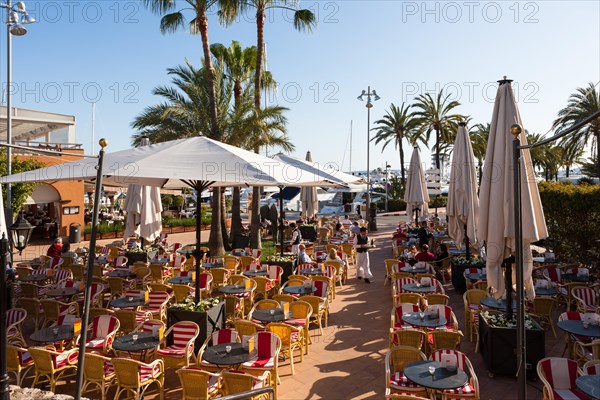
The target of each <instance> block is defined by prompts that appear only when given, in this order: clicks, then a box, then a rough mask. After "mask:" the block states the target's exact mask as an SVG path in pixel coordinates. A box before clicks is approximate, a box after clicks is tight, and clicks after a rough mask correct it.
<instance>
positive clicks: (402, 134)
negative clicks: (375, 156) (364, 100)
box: [371, 103, 425, 188]
mask: <svg viewBox="0 0 600 400" xmlns="http://www.w3.org/2000/svg"><path fill="white" fill-rule="evenodd" d="M409 109H410V106H407V105H405V104H404V103H402V105H401V106H400V108H398V106H396V105H395V104H394V103H392V104H391V105H390V110H389V111H386V114H385V115H384V116H383V118H382V119H380V120H377V121H375V125H377V126H375V128H373V130H375V131H376V132H375V136H373V138H372V139H371V140H374V141H375V144H376V145H377V144H379V143H380V142H383V147H382V149H381V150H382V151H383V150H385V148H386V146H387V145H388V144H390V143H392V142H393V143H394V146H395V147H396V148H397V149H398V152H399V153H400V175H401V178H400V184H401V186H402V188H404V187H405V185H406V168H405V165H404V148H403V147H402V144H403V143H402V141H403V140H407V141H408V140H409V138H411V139H414V142H416V140H418V139H420V140H421V141H422V142H423V143H424V144H425V140H424V138H423V136H419V137H418V138H414V137H413V136H414V134H415V132H416V131H417V130H416V128H417V123H416V122H417V121H416V119H415V118H414V113H412V112H409ZM414 142H413V143H410V144H412V145H413V146H414V144H415V143H414Z"/></svg>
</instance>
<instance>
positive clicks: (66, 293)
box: [46, 287, 81, 303]
mask: <svg viewBox="0 0 600 400" xmlns="http://www.w3.org/2000/svg"><path fill="white" fill-rule="evenodd" d="M78 293H81V290H80V289H79V288H75V287H64V288H55V289H50V290H47V291H46V296H48V297H64V298H65V302H66V303H69V302H70V301H71V300H72V298H73V296H76V295H77V294H78Z"/></svg>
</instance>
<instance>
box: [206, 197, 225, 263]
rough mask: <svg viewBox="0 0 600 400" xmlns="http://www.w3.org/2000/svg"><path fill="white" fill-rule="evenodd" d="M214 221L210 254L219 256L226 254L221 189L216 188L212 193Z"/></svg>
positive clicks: (211, 227)
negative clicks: (222, 224)
mask: <svg viewBox="0 0 600 400" xmlns="http://www.w3.org/2000/svg"><path fill="white" fill-rule="evenodd" d="M211 209H212V221H211V223H210V236H209V239H208V248H209V249H210V255H211V256H213V257H219V256H222V255H223V254H225V247H224V246H223V233H222V232H221V191H220V190H218V189H217V188H215V189H214V190H213V194H212V207H211Z"/></svg>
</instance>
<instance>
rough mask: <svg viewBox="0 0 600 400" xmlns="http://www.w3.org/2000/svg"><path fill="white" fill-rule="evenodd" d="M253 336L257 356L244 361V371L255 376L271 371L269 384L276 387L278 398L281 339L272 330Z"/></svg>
mask: <svg viewBox="0 0 600 400" xmlns="http://www.w3.org/2000/svg"><path fill="white" fill-rule="evenodd" d="M253 337H254V343H255V350H256V357H255V358H253V359H251V360H250V361H247V362H245V363H243V364H242V371H244V372H247V373H249V374H252V375H254V376H263V375H264V373H265V372H269V374H270V375H269V378H270V379H269V386H273V387H274V390H275V399H277V398H278V396H277V394H278V390H277V388H278V386H279V352H280V351H281V340H280V339H279V337H278V336H277V335H275V334H273V333H271V332H257V333H256V334H255V335H254V336H253Z"/></svg>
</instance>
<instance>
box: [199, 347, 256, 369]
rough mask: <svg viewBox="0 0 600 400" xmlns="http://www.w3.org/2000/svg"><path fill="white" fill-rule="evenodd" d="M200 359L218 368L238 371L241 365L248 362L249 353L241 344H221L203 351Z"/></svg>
mask: <svg viewBox="0 0 600 400" xmlns="http://www.w3.org/2000/svg"><path fill="white" fill-rule="evenodd" d="M202 359H203V360H204V361H207V362H209V363H211V364H214V365H216V366H218V367H232V368H233V369H238V368H239V366H240V365H242V364H243V363H245V362H247V361H250V359H251V357H250V353H249V351H248V349H247V348H245V347H244V345H243V344H242V343H223V344H217V345H214V346H209V347H207V348H206V349H204V352H203V353H202Z"/></svg>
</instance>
